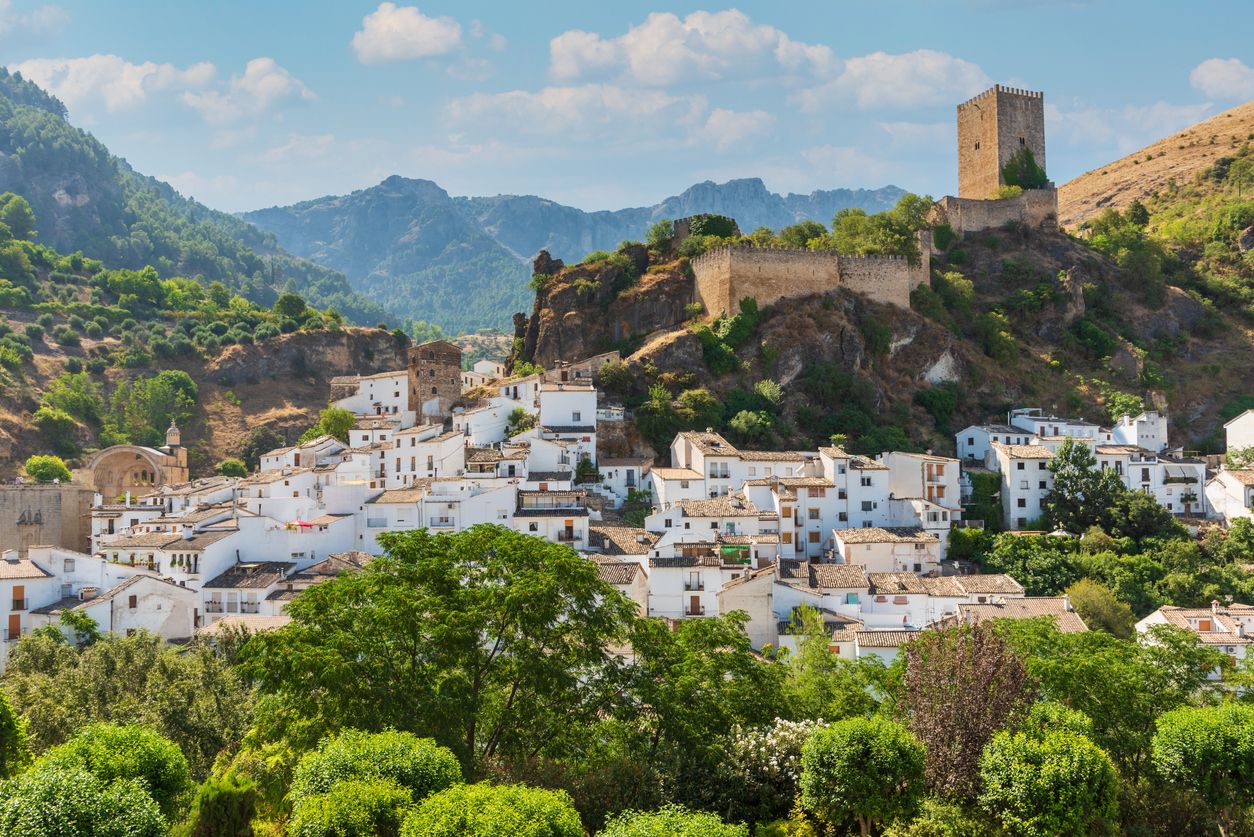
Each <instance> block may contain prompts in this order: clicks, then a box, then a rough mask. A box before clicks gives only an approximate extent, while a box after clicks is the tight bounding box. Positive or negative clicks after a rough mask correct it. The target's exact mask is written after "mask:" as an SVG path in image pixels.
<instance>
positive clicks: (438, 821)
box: [401, 783, 584, 837]
mask: <svg viewBox="0 0 1254 837" xmlns="http://www.w3.org/2000/svg"><path fill="white" fill-rule="evenodd" d="M502 834H517V835H525V837H583V834H584V830H583V824H582V823H580V821H579V814H578V813H577V812H576V811H575V807H574V805H572V804H571V800H570V797H569V796H568V795H567V794H566V793H565V792H563V791H551V790H541V789H540V788H529V787H527V786H526V785H489V784H487V783H481V784H477V785H454V786H453V787H451V788H448V789H447V790H443V791H440V792H439V793H437V794H435V795H434V796H429V797H427V799H426V800H424V801H423V802H422V804H421V805H419V806H418V808H417V809H415V810H414V812H413V813H412V814H410V815H409V816H408V817H407V818H406V820H405V825H404V827H403V828H402V829H401V837H500V835H502Z"/></svg>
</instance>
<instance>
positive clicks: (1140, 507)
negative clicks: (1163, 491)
mask: <svg viewBox="0 0 1254 837" xmlns="http://www.w3.org/2000/svg"><path fill="white" fill-rule="evenodd" d="M1103 511H1104V514H1103V515H1102V524H1103V528H1104V529H1106V530H1107V531H1109V532H1110V534H1111V535H1113V536H1114V537H1116V538H1132V539H1133V540H1135V541H1141V540H1143V539H1145V538H1174V537H1181V536H1183V535H1185V534H1186V531H1185V529H1184V527H1183V526H1181V525H1180V523H1179V521H1177V520H1176V519H1175V517H1174V516H1172V514H1171V512H1169V511H1167V509H1166V508H1164V507H1163V506H1162V504H1160V503H1159V502H1158V501H1157V500H1156V499H1154V497H1153V496H1151V495H1149V494H1146V493H1144V492H1142V491H1121V492H1116V494H1115V496H1114V498H1113V499H1112V500H1111V501H1110V504H1109V505H1108V506H1106V507H1105V508H1104V509H1103Z"/></svg>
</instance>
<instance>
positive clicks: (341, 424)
mask: <svg viewBox="0 0 1254 837" xmlns="http://www.w3.org/2000/svg"><path fill="white" fill-rule="evenodd" d="M356 423H357V417H356V416H355V415H353V414H352V412H351V411H350V410H345V409H344V408H343V407H327V408H326V409H324V410H323V411H322V412H320V413H319V414H318V423H317V424H315V425H314V426H313V427H311V428H309V429H308V430H306V431H305V432H304V434H302V435H301V437H300V442H301V443H302V444H303V443H305V442H308V441H309V440H311V439H317V438H318V437H319V436H331V437H334V438H336V439H339V440H340V441H341V442H343V443H344V444H348V431H350V430H352V429H353V425H354V424H356Z"/></svg>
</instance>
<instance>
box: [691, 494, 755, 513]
mask: <svg viewBox="0 0 1254 837" xmlns="http://www.w3.org/2000/svg"><path fill="white" fill-rule="evenodd" d="M675 505H676V506H677V507H678V508H680V509H682V510H683V513H684V515H685V516H687V517H757V515H758V510H757V508H756V507H755V506H754V505H753V503H751V502H749V500H748V499H746V498H743V497H733V496H731V495H724V496H722V497H713V498H710V499H708V500H680V501H679V502H677V503H676V504H675Z"/></svg>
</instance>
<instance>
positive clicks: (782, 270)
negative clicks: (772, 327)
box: [692, 233, 931, 317]
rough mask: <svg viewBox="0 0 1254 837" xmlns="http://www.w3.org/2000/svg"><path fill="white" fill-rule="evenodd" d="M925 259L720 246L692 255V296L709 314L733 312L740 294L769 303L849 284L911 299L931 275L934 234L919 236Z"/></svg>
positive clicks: (904, 301)
mask: <svg viewBox="0 0 1254 837" xmlns="http://www.w3.org/2000/svg"><path fill="white" fill-rule="evenodd" d="M921 238H922V240H921V242H920V245H921V246H920V250H921V252H922V260H921V262H920V263H919V264H915V265H912V264H910V261H909V259H907V258H906V257H904V256H849V255H842V254H839V253H836V252H834V251H831V250H804V249H799V248H791V247H752V246H748V247H732V246H728V247H718V248H715V249H713V250H710V251H708V252H707V253H705V254H703V255H701V256H698V257H697V258H695V259H693V260H692V272H693V275H694V276H695V277H696V282H695V286H694V297H695V299H696V301H698V302H700V303H701V305H702V306H703V307H704V308H705V311H706V313H707V314H709V315H710V316H715V317H716V316H718V315H720V314H722V313H724V312H726V313H729V314H734V313H736V312H737V311H738V310H739V305H740V300H741V299H744V298H745V297H752V298H753V299H756V300H757V302H758V305H759V306H762V307H765V306H767V305H771V304H772V303H774V302H776V301H778V300H780V299H784V298H787V297H797V296H806V295H808V294H822V293H826V292H828V291H831V290H834V289H836V288H848V289H849V290H851V291H855V292H856V293H860V294H864V295H866V296H868V297H870V298H871V299H874V300H876V301H877V302H886V303H891V304H893V305H900V306H901V307H903V308H906V307H909V305H910V291H912V290H913V289H914V288H915V287H916V286H917V285H920V284H922V283H924V282H927V281H928V269H929V264H928V253H929V251H930V250H931V241H930V234H929V233H924V234H923V235H922V236H921Z"/></svg>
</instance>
